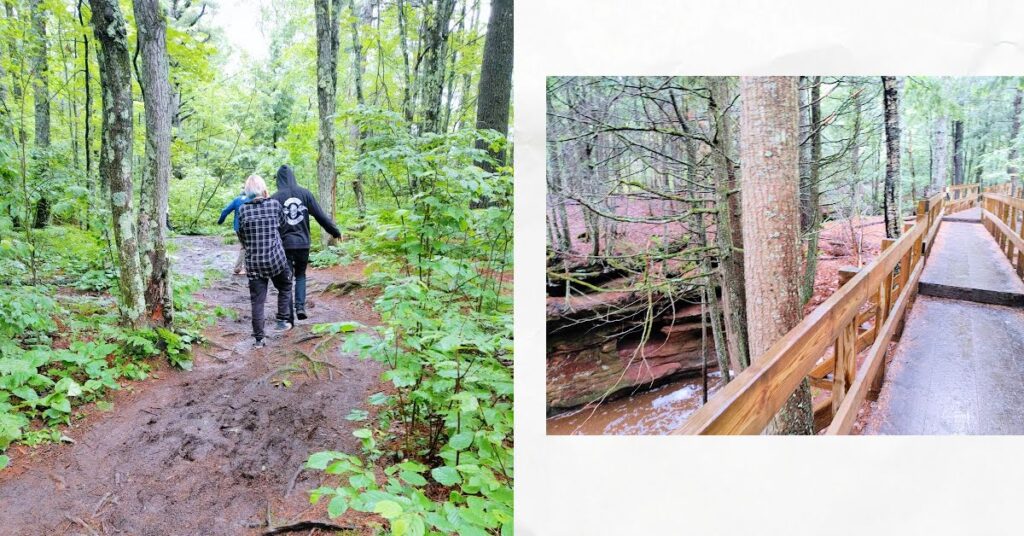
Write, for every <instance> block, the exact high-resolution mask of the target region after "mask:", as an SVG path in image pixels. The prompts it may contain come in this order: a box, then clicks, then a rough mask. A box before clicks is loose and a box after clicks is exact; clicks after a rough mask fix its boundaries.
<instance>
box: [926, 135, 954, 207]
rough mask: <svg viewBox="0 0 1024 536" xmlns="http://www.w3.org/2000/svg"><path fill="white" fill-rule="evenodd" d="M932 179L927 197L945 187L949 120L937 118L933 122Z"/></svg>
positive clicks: (947, 163) (947, 164) (947, 167)
mask: <svg viewBox="0 0 1024 536" xmlns="http://www.w3.org/2000/svg"><path fill="white" fill-rule="evenodd" d="M931 166H932V177H931V185H930V186H929V188H928V196H932V195H935V194H936V193H937V192H939V191H941V190H942V189H943V188H945V187H946V182H947V181H948V179H947V175H946V173H947V172H948V170H949V119H947V118H946V117H939V118H938V119H936V120H935V133H934V136H933V137H932V164H931Z"/></svg>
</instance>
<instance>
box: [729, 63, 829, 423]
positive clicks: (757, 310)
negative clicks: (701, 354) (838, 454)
mask: <svg viewBox="0 0 1024 536" xmlns="http://www.w3.org/2000/svg"><path fill="white" fill-rule="evenodd" d="M740 95H741V100H742V111H741V114H740V151H741V154H740V162H741V163H742V168H741V171H742V190H743V235H744V236H743V243H744V245H745V248H746V255H745V256H744V257H745V259H744V260H745V266H744V268H745V270H744V279H745V281H746V297H747V300H746V304H747V319H748V323H747V333H748V336H749V343H750V355H751V356H754V357H753V358H754V360H755V361H756V360H757V359H758V357H759V356H761V355H762V354H763V353H764V352H765V351H767V350H768V349H769V348H770V347H771V345H772V344H774V343H775V341H777V340H778V339H779V338H781V337H782V336H783V335H784V334H785V333H786V332H788V331H789V330H790V329H792V328H793V326H795V325H796V324H797V322H799V320H800V316H801V303H800V292H799V288H800V263H799V259H800V255H801V247H800V212H799V210H800V195H799V193H800V192H799V188H800V174H799V169H798V168H799V164H798V161H799V152H798V141H797V140H798V137H799V127H798V125H797V118H798V116H799V109H798V104H797V80H796V78H793V77H759V76H755V77H742V78H741V79H740ZM813 421H814V419H813V412H812V408H811V391H810V385H809V384H808V383H807V380H804V381H803V382H801V384H800V386H799V387H798V388H797V390H796V391H795V392H794V393H793V395H792V396H791V397H790V398H789V400H787V401H786V404H785V405H784V406H783V407H782V409H781V410H780V411H779V413H778V414H777V415H776V416H775V417H774V418H773V420H772V423H771V424H769V426H768V428H767V429H766V432H768V433H776V434H810V433H812V432H813Z"/></svg>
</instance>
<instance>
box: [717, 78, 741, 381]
mask: <svg viewBox="0 0 1024 536" xmlns="http://www.w3.org/2000/svg"><path fill="white" fill-rule="evenodd" d="M708 86H709V87H708V88H709V89H710V90H711V99H710V101H709V102H708V112H709V114H710V115H711V116H712V117H713V118H714V120H715V137H714V139H713V140H712V153H711V154H712V161H713V162H714V171H713V178H714V187H715V205H716V208H717V209H718V211H717V219H716V221H715V242H717V245H718V250H719V264H718V266H719V270H720V271H721V275H722V309H723V310H724V313H725V330H726V337H727V342H728V346H729V360H730V362H731V363H732V365H733V367H735V368H736V369H737V371H739V370H743V369H745V368H747V366H748V365H750V358H749V353H748V350H747V307H746V303H745V300H746V298H745V291H744V279H743V257H741V256H740V251H741V250H742V247H743V246H742V244H740V243H739V242H740V240H741V233H742V230H741V229H740V227H741V226H739V225H736V219H737V218H738V217H739V216H740V215H739V214H738V212H740V211H739V210H736V208H737V207H736V204H737V202H738V201H739V199H737V198H738V197H739V194H738V193H736V191H737V188H736V183H735V175H733V174H732V173H730V172H731V168H732V160H731V159H730V158H729V154H730V152H731V151H732V131H733V125H732V118H731V117H730V114H729V111H728V107H729V105H730V104H731V103H732V98H731V95H730V93H731V92H730V91H729V86H728V80H727V79H726V78H723V77H709V78H708Z"/></svg>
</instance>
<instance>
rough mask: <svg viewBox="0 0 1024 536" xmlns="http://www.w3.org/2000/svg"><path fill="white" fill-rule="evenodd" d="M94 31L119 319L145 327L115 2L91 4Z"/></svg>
mask: <svg viewBox="0 0 1024 536" xmlns="http://www.w3.org/2000/svg"><path fill="white" fill-rule="evenodd" d="M89 4H90V5H91V6H92V26H93V32H94V33H95V36H96V40H97V41H98V42H99V45H100V47H99V66H100V86H101V87H102V90H103V91H102V93H103V129H102V131H103V136H102V148H101V150H100V165H99V169H100V173H101V174H102V175H104V176H105V177H106V181H107V183H108V184H109V185H110V211H111V214H112V216H113V222H114V242H115V243H116V244H117V254H118V260H119V261H120V280H119V287H120V290H121V317H122V319H123V321H124V322H125V323H126V324H127V325H128V326H130V327H133V328H137V327H139V325H140V324H141V319H142V315H143V312H144V310H145V301H144V300H143V287H142V272H141V269H140V267H139V251H138V243H137V237H136V234H135V217H134V216H135V213H134V210H133V208H132V175H131V169H132V85H131V82H132V79H131V61H130V59H129V56H128V37H127V36H128V31H127V29H126V27H125V21H124V16H123V15H122V14H121V8H120V7H119V6H118V2H117V0H89Z"/></svg>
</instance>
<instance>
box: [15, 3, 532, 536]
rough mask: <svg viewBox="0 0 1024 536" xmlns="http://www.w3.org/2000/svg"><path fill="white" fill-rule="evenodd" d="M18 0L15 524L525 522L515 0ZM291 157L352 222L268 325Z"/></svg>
mask: <svg viewBox="0 0 1024 536" xmlns="http://www.w3.org/2000/svg"><path fill="white" fill-rule="evenodd" d="M3 4H4V5H3V9H2V10H0V43H2V52H0V191H2V192H3V195H2V196H0V304H2V306H0V497H2V498H0V502H2V503H4V507H3V508H2V509H0V510H2V511H0V524H2V525H3V526H4V527H5V529H4V530H5V531H7V530H9V531H12V532H11V533H17V534H28V533H40V532H45V533H54V534H56V533H72V532H75V531H78V532H81V533H82V534H101V533H102V534H108V533H129V534H139V533H147V534H157V533H165V534H169V533H192V534H200V533H206V534H213V533H216V534H238V533H253V534H283V533H286V532H300V531H301V532H302V533H309V534H313V533H319V534H324V533H335V531H339V532H338V533H344V534H396V535H401V534H411V535H422V534H462V535H482V534H511V531H512V512H513V509H512V489H513V463H512V462H513V456H512V452H513V438H512V422H513V420H512V397H513V395H512V289H511V282H512V277H511V274H512V243H513V242H512V238H513V237H512V167H511V163H512V138H511V134H510V129H509V126H510V124H511V119H512V109H511V80H512V63H513V52H512V50H513V49H512V46H513V43H512V41H513V2H512V0H313V1H312V2H301V1H296V0H274V1H262V2H252V3H244V2H230V1H227V0H225V1H220V2H218V1H214V0H88V1H85V0H77V1H72V0H4V1H3ZM232 10H235V11H234V12H233V11H232ZM237 10H251V11H255V12H258V20H259V21H260V22H259V27H258V28H251V29H249V31H250V32H253V33H256V32H258V33H259V35H261V36H262V37H263V39H265V41H266V54H265V55H261V54H251V53H250V51H247V50H242V49H240V48H239V46H238V45H237V44H236V42H234V41H232V40H231V39H229V38H228V36H227V35H226V33H225V30H224V27H223V26H224V22H225V20H227V18H230V17H232V16H234V15H237V14H238V11H237ZM284 164H287V165H289V166H290V167H291V168H292V169H293V170H294V174H295V176H296V177H297V180H298V183H299V185H300V186H302V187H305V188H307V189H308V190H309V191H310V192H311V193H312V194H313V195H314V196H315V197H316V199H317V200H318V201H319V205H320V207H321V208H322V209H323V212H324V213H325V214H326V216H327V217H328V218H329V219H330V220H333V221H334V222H335V223H336V224H337V227H338V228H339V229H340V233H341V234H340V238H333V237H331V236H329V235H328V233H327V232H324V231H323V230H321V228H320V227H319V226H317V225H312V226H311V227H312V248H311V249H312V251H311V252H310V255H309V262H310V265H311V268H310V275H309V297H310V298H309V302H310V303H309V307H310V320H308V321H305V322H303V321H300V322H299V323H297V324H296V325H295V329H293V330H291V331H289V332H287V333H286V334H285V335H283V336H282V337H280V338H278V339H274V338H273V337H272V340H271V341H270V342H269V343H268V344H267V347H266V348H262V349H260V348H254V347H253V343H252V338H251V336H250V333H249V329H248V322H249V319H250V301H249V293H248V290H247V287H246V282H245V280H246V277H245V276H239V275H238V271H237V270H236V271H235V274H234V275H232V274H231V266H232V265H233V264H234V261H235V256H236V255H237V254H238V239H237V238H236V234H235V232H234V231H233V230H232V228H231V226H230V223H228V224H221V225H218V216H220V215H221V211H222V209H224V207H225V205H227V204H228V203H229V202H231V201H232V199H234V198H235V197H236V196H239V194H240V192H241V190H242V183H243V181H245V180H246V177H247V176H250V175H254V174H255V175H260V176H262V177H264V178H266V179H267V184H268V186H269V189H270V191H271V193H272V192H273V191H274V189H275V188H274V180H273V179H274V177H275V174H276V173H277V170H278V168H279V167H280V166H282V165H284ZM221 219H223V218H221ZM272 294H273V291H272ZM270 301H273V299H271V300H270ZM268 310H269V309H268ZM299 318H303V317H302V316H300V317H299Z"/></svg>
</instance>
